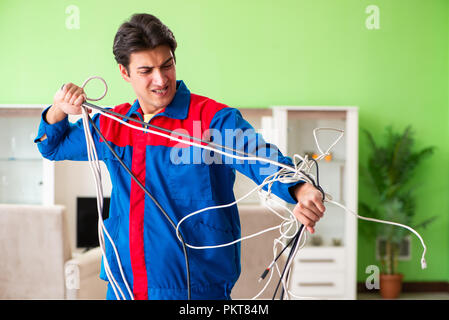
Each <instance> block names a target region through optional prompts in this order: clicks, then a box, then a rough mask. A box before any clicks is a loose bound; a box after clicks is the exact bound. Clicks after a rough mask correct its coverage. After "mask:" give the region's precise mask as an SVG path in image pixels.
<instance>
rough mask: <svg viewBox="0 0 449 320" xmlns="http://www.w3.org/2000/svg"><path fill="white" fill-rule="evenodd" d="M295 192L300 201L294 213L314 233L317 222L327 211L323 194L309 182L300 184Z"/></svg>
mask: <svg viewBox="0 0 449 320" xmlns="http://www.w3.org/2000/svg"><path fill="white" fill-rule="evenodd" d="M294 193H295V195H296V199H297V201H298V203H297V204H296V206H295V208H294V209H293V214H294V215H295V217H296V218H297V219H298V220H299V222H301V223H302V224H303V225H304V227H306V228H307V230H308V231H309V232H310V233H314V232H315V224H316V223H317V222H318V221H319V220H320V219H321V218H322V217H323V215H324V211H326V207H325V206H324V205H323V194H322V193H321V192H320V191H319V190H318V189H317V188H315V187H314V186H313V185H312V184H310V183H308V182H305V183H303V184H301V185H299V186H298V187H297V188H296V190H295V191H294Z"/></svg>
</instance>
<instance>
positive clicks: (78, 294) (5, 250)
mask: <svg viewBox="0 0 449 320" xmlns="http://www.w3.org/2000/svg"><path fill="white" fill-rule="evenodd" d="M100 261H101V252H100V251H99V249H98V248H96V249H92V250H90V251H88V252H86V253H83V254H80V255H77V256H72V252H71V249H70V242H69V236H68V233H67V222H66V217H65V208H64V207H63V206H58V205H56V206H40V205H23V204H0V299H19V300H22V299H104V298H105V297H106V282H104V281H102V280H100V279H99V278H98V275H99V272H100Z"/></svg>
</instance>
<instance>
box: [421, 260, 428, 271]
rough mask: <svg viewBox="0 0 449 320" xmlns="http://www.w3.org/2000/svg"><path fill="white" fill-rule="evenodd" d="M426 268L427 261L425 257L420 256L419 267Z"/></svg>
mask: <svg viewBox="0 0 449 320" xmlns="http://www.w3.org/2000/svg"><path fill="white" fill-rule="evenodd" d="M426 268H427V262H426V259H424V258H422V259H421V269H426Z"/></svg>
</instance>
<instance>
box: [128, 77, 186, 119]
mask: <svg viewBox="0 0 449 320" xmlns="http://www.w3.org/2000/svg"><path fill="white" fill-rule="evenodd" d="M189 106H190V90H189V89H188V88H187V86H186V85H185V84H184V81H182V80H176V93H175V96H174V97H173V100H172V101H171V102H170V104H169V105H168V106H166V107H165V108H164V109H162V111H160V112H159V113H158V114H156V115H155V117H156V116H165V117H169V118H172V119H180V120H183V119H186V118H187V115H188V113H189ZM134 114H135V115H137V116H138V117H139V118H140V119H141V120H143V111H142V108H141V107H140V104H139V100H137V99H136V100H135V101H134V103H133V104H132V106H131V108H130V109H129V111H128V113H127V114H126V115H127V116H128V117H131V116H132V115H134Z"/></svg>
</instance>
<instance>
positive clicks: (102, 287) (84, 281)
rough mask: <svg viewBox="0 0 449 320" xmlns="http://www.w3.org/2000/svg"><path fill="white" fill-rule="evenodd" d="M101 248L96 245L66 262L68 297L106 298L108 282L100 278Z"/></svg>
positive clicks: (72, 298) (85, 298) (71, 298)
mask: <svg viewBox="0 0 449 320" xmlns="http://www.w3.org/2000/svg"><path fill="white" fill-rule="evenodd" d="M100 268H101V249H100V247H96V248H94V249H91V250H89V251H87V252H85V253H82V254H80V255H78V256H76V257H74V258H73V259H71V260H68V261H67V262H66V263H65V267H64V271H65V280H66V281H65V283H66V299H69V300H75V299H83V300H90V299H105V298H106V291H107V282H106V281H103V280H101V279H100V278H99V275H100Z"/></svg>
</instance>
